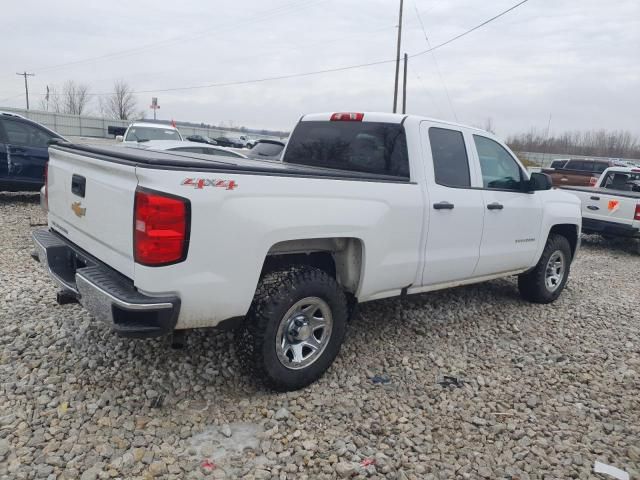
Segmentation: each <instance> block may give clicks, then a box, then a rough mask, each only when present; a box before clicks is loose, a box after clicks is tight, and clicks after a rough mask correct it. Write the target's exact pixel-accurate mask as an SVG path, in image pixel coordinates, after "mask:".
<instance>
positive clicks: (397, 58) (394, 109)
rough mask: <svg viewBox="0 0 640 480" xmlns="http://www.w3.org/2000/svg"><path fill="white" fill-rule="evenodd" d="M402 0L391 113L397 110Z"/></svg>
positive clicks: (401, 0)
mask: <svg viewBox="0 0 640 480" xmlns="http://www.w3.org/2000/svg"><path fill="white" fill-rule="evenodd" d="M403 3H404V0H400V14H399V18H398V50H397V52H396V84H395V88H394V89H393V113H396V112H397V110H398V81H399V76H400V43H401V41H402V7H403Z"/></svg>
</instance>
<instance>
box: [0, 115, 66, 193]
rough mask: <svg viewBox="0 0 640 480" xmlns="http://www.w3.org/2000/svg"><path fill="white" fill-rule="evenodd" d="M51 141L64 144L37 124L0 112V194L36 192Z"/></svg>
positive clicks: (50, 131) (60, 137) (42, 183)
mask: <svg viewBox="0 0 640 480" xmlns="http://www.w3.org/2000/svg"><path fill="white" fill-rule="evenodd" d="M54 138H55V139H60V140H64V138H63V137H62V136H60V135H58V134H57V133H55V132H54V131H52V130H49V129H48V128H46V127H43V126H42V125H40V124H39V123H36V122H34V121H31V120H28V119H26V118H24V117H22V116H20V115H16V114H14V113H7V112H0V191H11V192H18V191H26V190H33V191H37V190H40V187H42V185H44V167H45V164H46V163H47V160H49V152H48V147H49V141H50V140H52V139H54Z"/></svg>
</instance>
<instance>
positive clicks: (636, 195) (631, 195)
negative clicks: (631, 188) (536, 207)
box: [559, 187, 640, 199]
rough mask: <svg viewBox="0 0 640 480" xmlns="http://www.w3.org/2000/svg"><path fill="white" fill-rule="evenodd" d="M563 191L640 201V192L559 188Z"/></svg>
mask: <svg viewBox="0 0 640 480" xmlns="http://www.w3.org/2000/svg"><path fill="white" fill-rule="evenodd" d="M559 188H561V189H562V190H574V191H577V192H586V193H593V194H594V195H597V194H600V195H611V196H615V197H625V198H638V199H640V192H628V191H626V190H612V189H610V188H596V187H559Z"/></svg>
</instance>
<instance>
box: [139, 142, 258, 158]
mask: <svg viewBox="0 0 640 480" xmlns="http://www.w3.org/2000/svg"><path fill="white" fill-rule="evenodd" d="M132 147H133V148H142V149H145V150H158V151H167V152H182V153H198V154H204V155H217V156H220V157H233V158H247V157H246V156H245V155H243V154H241V153H238V152H235V151H233V150H231V149H230V148H225V147H220V146H218V145H208V144H204V143H197V142H176V141H174V140H150V141H148V142H144V143H140V144H137V145H134V146H132Z"/></svg>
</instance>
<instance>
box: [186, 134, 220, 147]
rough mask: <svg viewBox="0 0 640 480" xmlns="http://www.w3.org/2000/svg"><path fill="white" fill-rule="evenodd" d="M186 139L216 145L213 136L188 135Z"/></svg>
mask: <svg viewBox="0 0 640 480" xmlns="http://www.w3.org/2000/svg"><path fill="white" fill-rule="evenodd" d="M186 140H188V141H190V142H196V143H207V144H209V145H217V144H218V142H216V141H215V140H214V139H213V138H209V137H203V136H202V135H189V136H188V137H187V138H186Z"/></svg>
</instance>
